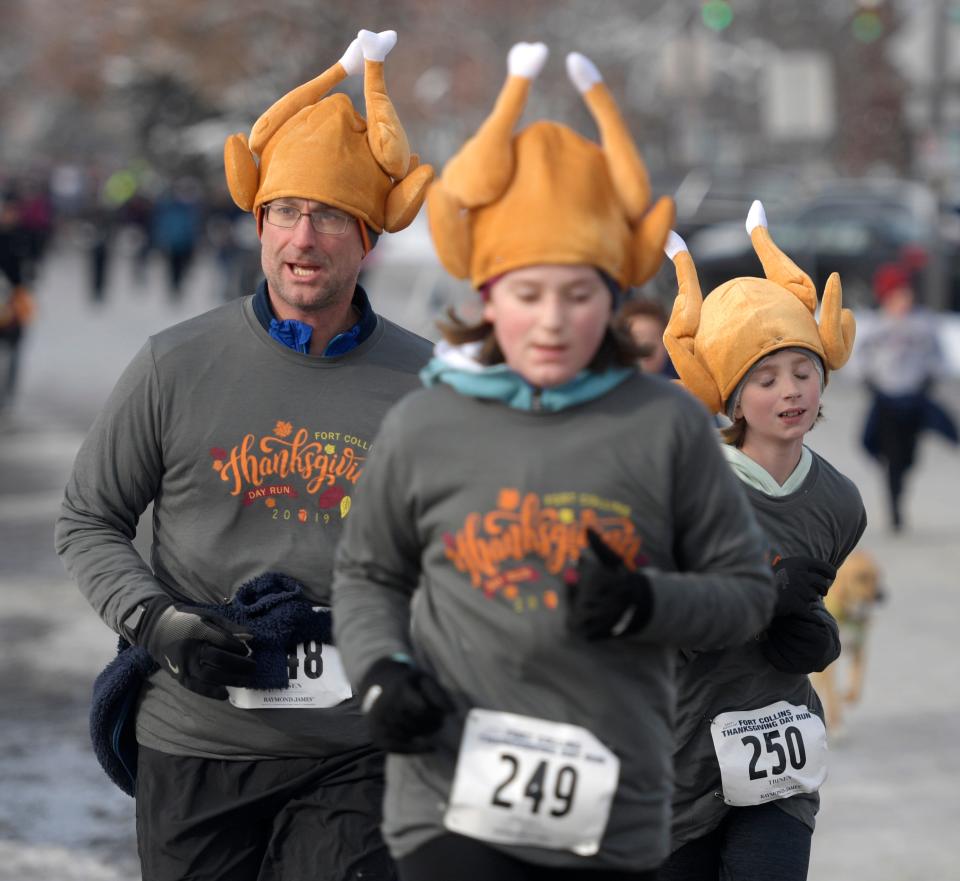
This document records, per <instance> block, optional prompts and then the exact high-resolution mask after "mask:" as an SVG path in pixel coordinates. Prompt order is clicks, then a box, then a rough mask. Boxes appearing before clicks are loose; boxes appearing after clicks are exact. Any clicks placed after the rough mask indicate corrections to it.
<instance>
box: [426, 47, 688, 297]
mask: <svg viewBox="0 0 960 881" xmlns="http://www.w3.org/2000/svg"><path fill="white" fill-rule="evenodd" d="M546 58H547V47H546V46H545V45H544V44H543V43H518V44H516V45H515V46H514V47H513V48H512V49H511V50H510V53H509V55H508V58H507V70H508V76H507V80H506V82H505V83H504V85H503V88H502V89H501V91H500V95H499V97H498V99H497V102H496V104H495V106H494V108H493V111H492V112H491V114H490V116H489V117H488V118H487V120H486V121H485V122H484V123H483V124H482V125H481V126H480V128H479V130H478V131H477V133H476V134H475V135H474V136H473V137H472V138H471V139H470V140H469V141H468V142H467V143H466V144H465V145H464V146H463V148H462V149H461V150H460V152H459V153H458V154H457V155H456V156H454V157H453V158H452V159H451V160H450V161H449V162H448V163H447V165H446V167H445V168H444V170H443V175H442V177H441V179H439V180H437V181H436V182H434V184H433V186H432V187H431V188H430V193H429V196H428V202H427V210H428V215H429V220H430V232H431V235H432V237H433V242H434V245H435V247H436V249H437V254H438V256H439V258H440V261H441V263H442V264H443V265H444V267H445V268H446V269H447V271H448V272H450V274H451V275H453V276H454V277H456V278H469V279H470V280H471V282H472V283H473V285H474V287H476V288H480V287H481V286H482V285H484V284H485V283H486V282H488V281H490V280H491V279H492V278H494V277H496V276H498V275H502V274H503V273H504V272H509V271H511V270H514V269H519V268H521V267H524V266H533V265H539V264H553V263H559V264H568V265H570V264H585V265H592V266H596V267H597V268H598V269H600V270H602V271H603V272H604V273H606V274H607V275H608V276H610V277H611V278H612V279H613V280H615V281H616V282H617V284H618V285H619V286H620V287H621V288H625V287H627V286H629V285H633V284H641V283H643V282H644V281H646V280H647V279H649V278H650V277H651V276H652V275H653V274H654V273H655V272H656V271H657V268H658V267H659V265H660V262H661V260H662V259H663V253H662V250H661V249H662V246H663V242H664V241H665V239H666V237H667V234H668V232H669V231H670V226H671V225H672V223H673V216H674V210H673V201H672V200H671V199H669V198H661V199H660V200H659V201H657V203H656V204H655V205H654V206H653V208H650V182H649V179H648V177H647V170H646V168H645V166H644V164H643V160H642V159H641V158H640V154H639V153H638V152H637V148H636V146H635V145H634V142H633V139H632V138H631V136H630V132H629V130H628V129H627V126H626V123H625V122H624V120H623V118H622V117H621V115H620V112H619V110H618V109H617V105H616V103H615V102H614V100H613V96H612V95H611V94H610V91H609V90H608V89H607V87H606V85H605V84H604V82H603V79H602V77H601V76H600V73H599V71H598V70H597V68H596V67H595V66H594V65H593V63H592V62H591V61H590V60H589V59H588V58H586V57H584V56H583V55H580V54H579V53H571V54H570V55H568V56H567V73H568V75H569V77H570V79H571V80H572V81H573V83H574V85H575V86H576V87H577V89H578V90H579V91H580V93H581V94H582V95H583V98H584V101H585V102H586V104H587V107H588V108H589V110H590V112H591V114H592V115H593V118H594V119H595V121H596V123H597V126H598V128H599V130H600V139H601V142H602V144H597V143H595V142H593V141H591V140H588V139H587V138H584V137H582V136H581V135H579V134H577V133H576V132H575V131H573V130H572V129H570V128H568V127H567V126H565V125H561V124H560V123H556V122H550V121H541V122H536V123H534V124H532V125H530V126H528V127H527V128H526V129H524V130H523V131H521V132H520V133H519V134H517V135H514V128H515V127H516V125H517V122H518V121H519V119H520V116H521V115H522V113H523V110H524V107H525V105H526V101H527V95H528V93H529V91H530V85H531V83H532V82H533V80H534V78H535V77H536V76H537V75H538V74H539V72H540V70H541V69H542V67H543V64H544V62H545V61H546ZM648 209H649V210H648Z"/></svg>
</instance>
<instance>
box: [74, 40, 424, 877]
mask: <svg viewBox="0 0 960 881" xmlns="http://www.w3.org/2000/svg"><path fill="white" fill-rule="evenodd" d="M395 41H396V34H395V33H394V32H393V31H387V32H384V33H381V34H374V33H371V32H368V31H361V32H360V35H359V36H358V38H357V39H356V40H354V41H353V42H352V43H351V44H350V46H349V47H348V49H347V51H346V52H345V54H344V55H343V57H342V58H341V59H340V61H338V62H337V63H336V64H334V65H333V66H332V67H330V68H328V69H327V70H326V71H325V72H324V73H322V74H321V75H320V76H318V77H317V78H315V79H313V80H311V81H310V82H308V83H306V84H304V85H303V86H300V87H299V88H297V89H294V90H293V91H292V92H290V93H289V94H287V95H286V96H284V97H283V98H281V99H280V100H278V101H277V102H276V103H275V104H274V105H273V106H272V107H271V108H269V109H268V110H267V111H266V112H265V113H264V114H263V115H262V116H261V117H260V119H259V120H258V121H257V122H256V123H255V124H254V126H253V129H252V130H251V135H250V138H249V141H248V140H247V138H246V136H245V135H242V134H237V135H232V136H231V137H230V138H228V140H227V143H226V145H225V149H224V164H225V171H226V177H227V182H228V185H229V189H230V193H231V195H232V196H233V198H234V200H235V201H236V203H237V204H238V206H239V207H240V208H242V209H243V210H244V211H245V212H248V222H249V223H251V225H255V226H256V227H257V229H258V231H259V234H260V241H261V260H262V266H263V271H264V274H265V276H266V280H265V281H263V282H262V283H261V284H260V286H259V288H258V289H257V291H256V293H253V294H248V295H246V296H242V297H240V298H238V299H234V300H232V301H231V302H229V303H227V304H224V305H222V306H220V307H219V308H216V309H214V310H212V311H210V312H207V313H206V314H204V315H201V316H199V317H197V318H194V319H191V320H189V321H186V322H183V323H181V324H179V325H177V326H175V327H173V328H170V329H168V330H166V331H164V332H162V333H159V334H157V335H156V336H153V337H151V338H150V340H149V341H148V342H147V344H146V345H145V346H144V347H143V349H142V350H141V351H140V353H139V354H138V355H137V356H136V357H135V358H134V360H133V362H132V363H131V364H130V366H129V367H128V368H127V370H126V372H125V373H124V374H123V376H122V377H121V379H120V381H119V382H118V384H117V386H116V388H115V389H114V391H113V393H112V395H111V397H110V399H109V401H108V403H107V405H106V407H105V409H104V410H103V412H102V413H101V414H100V416H99V417H98V418H97V420H96V422H95V423H94V425H93V427H92V428H91V430H90V433H89V435H88V437H87V438H86V440H85V442H84V443H83V445H82V447H81V449H80V451H79V453H78V456H77V459H76V462H75V465H74V469H73V473H72V475H71V477H70V480H69V483H68V485H67V488H66V492H65V495H64V501H63V506H62V509H61V516H60V518H59V520H58V523H57V527H56V547H57V551H58V553H59V554H60V555H61V557H62V559H63V561H64V563H65V565H66V567H67V569H68V571H69V572H70V573H71V575H72V576H73V577H74V578H75V579H76V581H77V582H78V584H79V587H80V590H81V591H82V592H83V594H84V595H85V596H86V598H87V599H88V600H89V602H90V603H91V605H92V606H93V607H94V609H95V610H96V612H97V613H98V614H99V615H100V617H101V618H102V619H103V621H104V622H105V623H106V624H107V625H108V626H109V627H110V628H111V629H112V630H114V631H115V632H116V633H118V634H120V635H121V636H122V637H123V638H124V640H125V643H131V644H132V645H133V646H134V647H135V649H136V650H137V651H136V652H133V650H131V649H129V648H128V649H125V650H124V652H122V653H121V654H120V655H119V656H118V658H120V659H122V658H124V657H126V656H128V655H131V654H133V656H134V657H140V658H142V657H143V656H144V655H146V658H147V661H148V662H149V666H148V667H147V672H149V675H147V677H146V679H145V680H144V681H142V684H141V681H140V680H141V679H142V678H143V676H142V675H141V677H140V679H137V678H131V679H129V680H127V681H128V682H129V683H130V685H131V686H132V687H133V689H134V690H133V692H132V694H129V695H128V694H125V693H121V695H120V697H121V698H123V699H127V698H129V697H132V698H133V699H134V700H135V703H134V706H135V742H134V744H133V749H132V751H128V752H127V753H126V754H125V755H124V756H123V757H122V758H123V759H124V760H125V761H126V762H127V764H125V765H124V768H123V770H125V771H127V776H126V778H118V777H112V779H114V780H115V782H117V783H118V785H121V786H122V788H124V789H125V791H128V792H130V793H135V797H136V802H137V804H136V815H137V838H138V850H139V855H140V861H141V866H142V871H143V877H144V878H149V879H150V881H175V879H176V881H180V879H186V878H203V879H209V881H215V879H216V881H279V879H281V878H282V879H294V878H297V879H300V878H323V879H325V881H355V879H359V878H363V879H367V881H392V879H393V878H394V877H395V871H394V867H393V863H392V861H391V860H390V857H389V854H388V853H387V851H386V848H385V847H384V844H383V840H382V837H381V834H380V829H379V823H380V817H381V801H382V796H383V755H382V753H381V752H380V751H379V750H377V749H376V748H375V747H374V746H373V745H372V744H371V742H370V738H369V734H368V732H367V729H366V724H365V721H364V719H363V717H362V714H361V712H360V705H359V701H358V700H357V699H355V698H354V697H353V695H352V691H351V688H350V685H349V683H348V682H347V680H346V678H345V677H344V675H343V671H342V667H341V664H340V660H339V656H338V654H337V649H336V648H335V647H334V646H333V645H332V643H331V638H330V616H329V605H330V602H331V586H330V579H331V572H332V569H333V553H334V548H335V546H336V543H337V540H338V538H339V536H340V532H341V530H342V528H343V524H344V518H346V517H347V515H348V514H349V513H350V511H351V497H352V494H353V491H354V488H355V484H356V482H357V480H358V478H359V477H360V474H361V472H362V471H363V468H364V463H365V460H366V456H367V451H368V449H369V447H370V445H371V444H372V442H373V437H374V435H375V434H376V431H377V429H378V427H379V424H380V420H381V418H382V416H383V414H384V412H385V411H386V409H387V407H388V406H389V405H390V404H392V403H393V402H394V401H395V400H397V399H398V398H399V397H400V396H401V395H403V394H404V393H406V392H407V391H408V390H410V389H411V388H413V387H414V385H416V382H417V371H418V370H419V369H420V368H421V367H422V366H423V364H424V363H425V362H426V360H427V358H428V357H429V351H430V346H429V344H428V343H427V341H426V340H423V339H421V338H419V337H417V336H415V335H414V334H411V333H410V332H408V331H406V330H404V329H403V328H401V327H398V326H397V325H395V324H393V323H392V322H389V321H387V320H385V319H384V318H383V317H381V316H378V315H377V314H376V313H374V312H373V310H372V308H371V306H370V302H369V300H368V298H367V295H366V293H365V292H364V291H363V289H362V288H361V287H359V286H358V285H357V283H356V279H357V275H358V272H359V269H360V262H361V260H362V258H363V255H364V253H365V252H366V251H367V250H369V248H370V247H371V246H372V245H373V243H374V242H375V241H376V238H377V236H378V234H380V233H382V232H384V231H389V232H393V231H397V230H400V229H403V228H404V227H405V226H406V225H408V224H409V223H410V221H411V220H412V219H413V217H414V216H415V215H416V213H417V211H418V210H419V208H420V206H421V204H422V202H423V199H424V197H425V194H426V188H427V185H428V184H429V182H430V180H431V179H432V175H433V172H432V169H431V168H430V166H427V165H419V163H418V161H417V160H416V158H415V156H414V155H413V154H411V152H410V148H409V145H408V142H407V138H406V135H405V133H404V130H403V127H402V125H401V124H400V121H399V119H398V118H397V116H396V112H395V110H394V108H393V105H392V103H391V101H390V99H389V96H388V95H387V91H386V85H385V82H384V71H383V68H384V64H383V61H384V59H385V58H386V56H387V54H388V53H389V51H390V49H391V48H392V46H393V44H394V42H395ZM361 72H363V74H364V95H365V102H366V109H367V119H366V120H364V119H363V117H361V116H360V115H359V114H358V113H357V111H356V110H355V109H354V107H353V104H352V103H351V101H350V99H349V98H348V97H347V96H346V95H345V94H343V93H337V94H333V95H330V96H329V97H327V93H328V92H329V91H330V90H331V89H332V88H334V87H335V86H336V85H338V84H339V83H341V82H342V81H343V80H344V79H346V78H347V77H348V76H349V75H351V74H359V73H361ZM368 127H369V130H368ZM331 157H336V160H335V161H334V160H332V159H331ZM258 158H259V162H258ZM249 212H252V214H253V217H254V219H253V220H251V219H250V216H249ZM151 502H152V503H153V524H152V525H153V540H152V548H151V554H150V564H149V565H148V564H147V562H146V561H145V560H144V559H142V558H141V556H140V555H139V554H138V553H137V550H136V548H135V547H134V545H133V538H134V536H135V534H136V531H137V523H138V520H139V518H140V516H141V515H142V514H143V512H144V511H145V510H146V508H147V506H148V505H149V504H150V503H151ZM277 579H281V580H284V583H287V584H289V583H290V581H291V580H292V581H293V582H294V585H293V586H292V587H291V589H290V591H289V592H288V594H287V598H288V599H290V600H291V602H292V601H293V599H294V597H296V596H299V597H301V599H300V600H298V601H297V602H298V603H299V606H287V608H301V607H302V606H303V605H306V607H307V609H306V611H308V612H309V613H310V620H311V621H315V622H316V625H315V626H316V630H315V631H314V632H312V634H311V635H310V637H309V639H307V640H305V641H301V639H302V638H301V639H297V638H294V637H293V636H292V634H293V633H294V630H293V629H292V627H293V624H295V623H296V622H297V620H298V619H296V618H293V619H291V618H281V619H279V620H277V621H276V625H275V629H274V630H271V631H269V632H268V633H267V634H266V636H265V637H264V639H268V642H267V644H266V645H265V644H264V643H263V642H260V643H258V642H257V639H258V637H257V634H256V632H255V631H254V628H253V625H252V624H250V625H249V629H244V628H245V627H246V626H247V625H243V624H239V623H238V621H237V620H235V619H234V618H228V617H227V615H228V614H233V613H234V612H237V611H238V610H239V611H243V610H244V609H243V608H239V607H238V604H241V603H242V602H243V601H244V597H247V596H248V594H247V593H246V592H244V593H243V594H242V595H241V596H238V595H237V594H238V592H239V591H240V589H241V588H246V587H248V586H251V585H257V584H264V583H266V584H267V586H269V584H271V583H273V582H274V581H276V580H277ZM257 596H259V595H257ZM260 598H261V599H262V600H263V603H262V604H261V603H259V599H258V600H257V603H254V604H251V605H262V606H264V607H265V608H263V611H264V613H267V612H270V611H271V610H272V609H273V608H275V607H274V605H273V603H274V602H279V601H280V599H281V598H280V597H278V596H277V595H276V594H275V593H270V594H264V595H262V596H261V597H260ZM279 611H281V612H282V611H283V610H282V609H280V610H279ZM304 614H306V612H304ZM314 615H315V616H316V617H315V618H314V617H313V616H314ZM324 622H325V623H324ZM296 632H299V631H296ZM278 664H279V674H280V679H281V683H282V684H281V685H279V686H277V687H271V688H269V689H265V688H264V687H262V685H260V683H262V681H263V677H264V676H266V674H267V673H268V672H269V671H271V670H273V671H275V672H276V668H277V665H278ZM151 671H152V672H151ZM101 681H103V680H102V677H101V678H100V679H98V682H101ZM96 698H97V692H95V703H94V709H97V707H98V706H99V704H97V702H96ZM91 718H92V719H93V720H94V721H97V717H95V716H94V714H92V716H91ZM113 743H114V742H113V741H112V740H110V741H109V742H108V743H107V744H103V743H97V742H95V747H96V748H97V749H98V756H99V755H101V752H100V751H101V750H107V749H111V748H112V746H113ZM101 763H103V764H104V767H105V768H107V765H106V763H104V762H103V759H101ZM131 766H132V773H130V770H131ZM131 778H132V779H131Z"/></svg>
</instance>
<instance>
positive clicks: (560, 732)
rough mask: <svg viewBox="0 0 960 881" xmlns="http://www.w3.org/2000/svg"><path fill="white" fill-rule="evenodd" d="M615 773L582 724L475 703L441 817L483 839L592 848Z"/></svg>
mask: <svg viewBox="0 0 960 881" xmlns="http://www.w3.org/2000/svg"><path fill="white" fill-rule="evenodd" d="M619 776H620V761H619V759H618V758H617V757H616V756H615V755H614V754H613V753H612V752H611V751H610V750H609V749H607V747H606V746H604V745H603V744H602V743H601V742H600V741H599V740H597V738H596V737H595V736H594V735H593V734H592V733H591V732H589V731H588V730H586V729H585V728H580V727H579V726H576V725H566V724H562V723H558V722H550V721H547V720H545V719H534V718H531V717H529V716H518V715H516V714H513V713H500V712H496V711H493V710H481V709H473V710H471V711H470V713H469V714H468V715H467V720H466V724H465V726H464V730H463V739H462V741H461V744H460V753H459V756H458V759H457V768H456V773H455V775H454V780H453V786H452V787H451V791H450V801H449V804H448V807H447V812H446V815H445V816H444V824H445V825H446V827H447V828H448V829H449V830H450V831H451V832H457V833H459V834H461V835H468V836H470V837H472V838H478V839H481V840H483V841H493V842H499V843H502V844H519V845H533V846H537V847H547V848H553V849H557V850H570V851H573V852H574V853H577V854H580V855H582V856H589V855H591V854H594V853H596V852H597V851H598V850H599V848H600V839H601V838H602V837H603V832H604V829H605V828H606V825H607V817H608V816H609V813H610V804H611V802H612V801H613V796H614V794H615V793H616V790H617V782H618V779H619Z"/></svg>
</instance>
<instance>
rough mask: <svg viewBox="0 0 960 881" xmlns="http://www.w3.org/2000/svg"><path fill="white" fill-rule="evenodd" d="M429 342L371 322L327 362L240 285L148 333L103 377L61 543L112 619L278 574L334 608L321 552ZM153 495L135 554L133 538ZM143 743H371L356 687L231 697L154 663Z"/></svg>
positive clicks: (271, 749) (300, 751) (241, 755)
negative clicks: (262, 311)
mask: <svg viewBox="0 0 960 881" xmlns="http://www.w3.org/2000/svg"><path fill="white" fill-rule="evenodd" d="M430 351H431V346H430V344H429V343H428V342H427V341H426V340H424V339H422V338H420V337H418V336H416V335H415V334H412V333H410V332H408V331H406V330H404V329H402V328H400V327H398V326H397V325H395V324H393V323H391V322H389V321H387V320H385V319H383V318H381V317H378V319H377V327H376V328H375V330H374V331H373V332H372V333H371V334H370V336H369V337H368V338H367V339H366V340H364V341H363V342H362V343H361V344H360V345H359V346H358V347H357V348H355V349H353V350H352V351H350V352H348V353H346V354H344V355H341V356H338V357H332V358H322V357H312V356H309V355H303V354H300V353H297V352H295V351H293V350H291V349H288V348H287V347H285V346H283V345H282V344H280V343H278V342H277V341H275V340H273V339H272V338H271V337H270V336H269V334H268V333H267V332H266V331H265V330H264V328H263V327H262V326H261V325H260V323H259V322H258V320H257V318H256V316H255V315H254V312H253V309H252V304H251V298H249V297H247V298H244V299H242V300H239V301H234V302H231V303H229V304H227V305H224V306H222V307H220V308H217V309H214V310H212V311H210V312H208V313H206V314H204V315H201V316H198V317H197V318H194V319H191V320H189V321H186V322H184V323H182V324H179V325H177V326H175V327H172V328H169V329H168V330H166V331H164V332H162V333H160V334H157V335H156V336H154V337H151V339H150V340H149V341H148V342H147V343H146V345H144V347H143V348H142V349H141V350H140V352H139V354H138V355H137V356H136V357H135V358H134V360H133V361H132V363H131V364H130V365H129V367H128V368H127V370H126V371H125V372H124V374H123V376H122V377H121V378H120V380H119V382H118V383H117V386H116V388H115V389H114V391H113V393H112V394H111V396H110V398H109V401H108V403H107V404H106V406H105V408H104V410H103V412H102V413H101V414H100V415H99V417H98V418H97V420H96V421H95V423H94V425H93V427H92V428H91V430H90V432H89V434H88V436H87V438H86V440H85V441H84V443H83V445H82V447H81V449H80V451H79V454H78V455H77V459H76V463H75V465H74V469H73V473H72V475H71V477H70V480H69V483H68V485H67V487H66V492H65V497H64V502H63V507H62V510H61V515H60V518H59V520H58V523H57V527H56V545H57V550H58V552H59V553H60V555H61V556H62V558H63V561H64V563H65V565H66V567H67V569H68V570H69V572H70V573H71V575H72V576H73V577H74V578H75V579H76V580H77V582H78V584H79V586H80V589H81V591H82V592H83V593H84V595H85V596H86V597H87V599H88V600H89V602H90V604H91V605H92V606H93V608H94V609H95V610H96V611H97V613H98V614H99V615H100V617H101V618H102V619H103V620H104V621H105V622H106V623H107V624H108V625H109V626H110V627H111V628H113V629H114V630H115V631H117V632H120V625H121V622H122V621H123V620H124V619H125V618H126V616H127V615H129V614H130V612H131V611H133V610H134V609H135V608H136V606H137V605H138V604H139V603H140V602H142V601H144V600H147V599H149V598H150V597H153V596H156V595H157V594H160V593H162V592H163V591H164V589H165V587H169V588H173V590H175V591H176V592H177V593H179V594H182V595H185V596H187V597H189V598H191V599H193V600H196V601H198V602H203V603H220V602H224V601H225V600H228V599H229V598H231V597H232V596H233V594H234V592H235V591H236V589H237V588H238V587H239V586H240V585H241V584H243V583H244V582H246V581H248V580H250V579H251V578H253V577H255V576H257V575H260V574H263V573H265V572H282V573H285V574H286V575H289V576H291V577H293V578H296V579H297V580H299V581H300V582H302V583H303V584H304V586H305V587H306V591H307V594H308V596H309V597H310V598H311V599H313V600H315V601H316V602H317V603H318V604H320V605H329V603H330V581H331V573H332V569H333V555H334V549H335V546H336V544H337V541H338V539H339V536H340V533H341V531H342V528H343V524H344V523H345V518H346V517H347V516H348V514H349V512H350V510H351V505H352V500H353V496H354V493H355V490H356V485H357V480H358V479H359V477H360V475H361V473H362V471H363V469H364V467H365V464H366V461H367V456H368V455H369V452H370V449H371V446H372V444H373V439H374V436H375V435H376V432H377V430H378V428H379V426H380V421H381V419H382V417H383V415H384V413H385V412H386V410H387V409H388V408H389V407H390V406H391V405H392V404H393V403H395V402H396V401H397V399H398V398H400V397H401V396H402V395H403V394H405V393H406V392H408V391H410V390H411V389H413V388H415V387H418V386H419V381H418V377H417V373H418V371H419V369H420V368H421V367H422V366H423V364H424V363H425V362H426V361H427V359H428V358H429V355H430ZM151 502H152V503H153V520H152V527H153V543H152V547H151V553H150V561H149V564H148V563H147V562H146V561H144V560H143V559H142V558H141V556H140V555H139V554H138V553H137V551H136V549H135V548H134V547H133V545H132V544H131V541H132V539H133V537H134V535H135V533H136V529H137V522H138V519H139V518H140V516H141V515H142V514H143V512H144V511H145V510H146V509H147V507H148V506H149V505H150V503H151ZM137 738H138V740H139V741H140V743H142V744H143V745H145V746H148V747H151V748H153V749H157V750H160V751H162V752H167V753H172V754H177V755H192V756H202V757H213V758H235V759H256V758H270V757H277V756H324V755H330V754H334V753H337V752H342V751H344V750H346V749H350V748H354V747H356V746H358V745H362V744H364V743H367V742H368V741H369V738H368V736H367V732H366V728H365V725H364V722H363V719H362V718H361V716H360V714H359V711H358V708H357V706H356V701H355V700H349V701H347V702H345V703H343V704H341V705H339V706H335V707H333V708H331V709H324V710H315V709H310V710H303V709H256V710H242V709H237V708H235V707H233V706H231V705H230V704H229V703H227V702H226V701H216V700H211V699H209V698H206V697H202V696H200V695H198V694H195V693H193V692H191V691H189V690H187V689H186V688H184V687H182V686H181V685H179V684H178V683H177V682H176V681H175V680H174V679H173V678H172V677H171V676H169V675H168V674H167V673H165V672H163V671H159V672H157V673H155V674H154V675H153V676H152V677H151V679H150V681H149V683H148V684H147V685H146V686H145V688H144V689H143V691H142V695H141V702H140V706H139V711H138V717H137Z"/></svg>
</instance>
